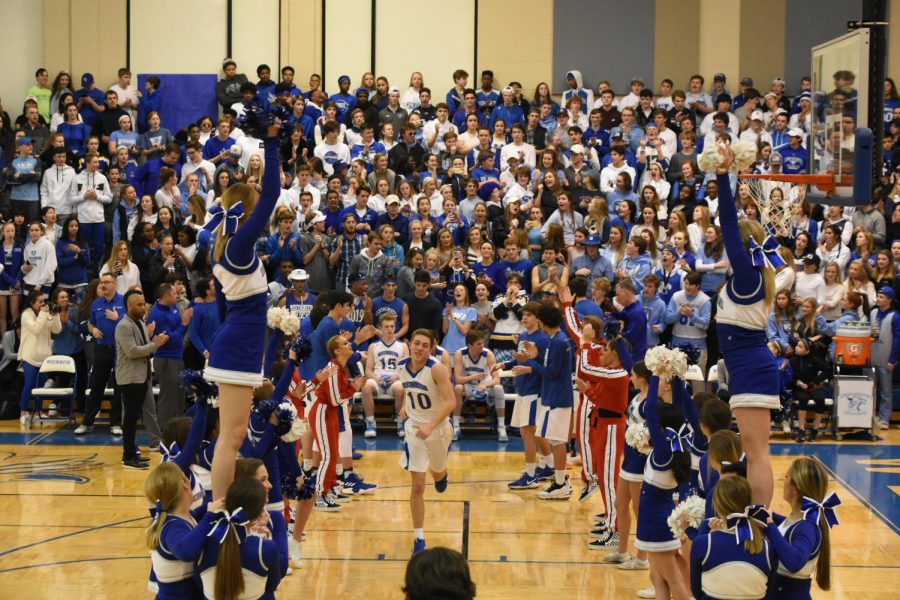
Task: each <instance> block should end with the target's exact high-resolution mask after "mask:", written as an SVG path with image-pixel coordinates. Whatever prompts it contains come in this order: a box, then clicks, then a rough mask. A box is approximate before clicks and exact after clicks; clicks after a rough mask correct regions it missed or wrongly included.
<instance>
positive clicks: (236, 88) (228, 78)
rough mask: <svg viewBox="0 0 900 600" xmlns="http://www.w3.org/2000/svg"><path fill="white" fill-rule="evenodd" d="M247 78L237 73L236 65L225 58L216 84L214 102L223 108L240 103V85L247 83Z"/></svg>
mask: <svg viewBox="0 0 900 600" xmlns="http://www.w3.org/2000/svg"><path fill="white" fill-rule="evenodd" d="M247 81H248V79H247V76H246V75H244V74H243V73H238V72H237V63H235V62H234V61H233V60H232V59H230V58H226V59H225V60H223V61H222V79H220V80H219V81H217V82H216V100H217V101H218V102H219V105H220V106H221V107H222V108H223V109H224V108H230V107H231V105H232V104H234V103H235V102H240V101H241V85H242V84H244V83H247Z"/></svg>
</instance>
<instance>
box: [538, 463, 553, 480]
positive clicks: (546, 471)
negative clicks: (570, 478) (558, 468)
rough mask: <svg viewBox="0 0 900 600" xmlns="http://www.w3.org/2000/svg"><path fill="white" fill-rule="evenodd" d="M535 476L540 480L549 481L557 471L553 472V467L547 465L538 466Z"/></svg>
mask: <svg viewBox="0 0 900 600" xmlns="http://www.w3.org/2000/svg"><path fill="white" fill-rule="evenodd" d="M534 476H535V477H537V479H538V481H547V480H549V479H553V477H554V476H555V473H554V472H553V467H551V466H550V465H545V466H543V467H538V468H537V469H536V470H535V472H534Z"/></svg>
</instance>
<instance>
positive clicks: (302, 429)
mask: <svg viewBox="0 0 900 600" xmlns="http://www.w3.org/2000/svg"><path fill="white" fill-rule="evenodd" d="M308 429H309V426H308V424H307V423H306V420H305V419H294V422H293V423H292V424H291V430H290V431H288V432H287V433H286V434H284V435H283V436H281V439H282V440H284V441H285V442H296V441H297V440H302V439H303V436H305V435H306V432H307V430H308Z"/></svg>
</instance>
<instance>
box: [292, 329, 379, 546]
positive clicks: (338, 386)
mask: <svg viewBox="0 0 900 600" xmlns="http://www.w3.org/2000/svg"><path fill="white" fill-rule="evenodd" d="M327 350H328V354H329V356H331V362H330V363H329V365H328V367H329V368H328V369H327V370H325V372H324V373H322V375H323V377H322V379H323V381H322V383H320V384H319V385H318V387H317V388H316V393H315V396H316V401H315V403H314V404H313V405H312V408H311V409H310V413H309V425H310V429H312V431H313V437H314V439H315V443H316V446H318V448H319V452H320V453H321V459H320V462H319V467H318V469H317V470H316V471H314V473H313V475H312V477H310V478H308V479H307V480H306V482H305V484H304V486H303V490H302V491H301V493H300V500H299V501H298V502H297V517H296V521H295V523H294V533H293V538H294V541H295V542H300V541H301V540H302V538H303V530H304V529H305V527H306V523H307V521H309V515H310V512H311V511H312V508H313V505H314V504H317V503H321V506H319V510H324V511H329V512H335V511H337V510H340V505H339V504H337V503H336V502H335V501H334V500H333V499H332V498H330V497H329V492H330V491H331V490H332V488H334V487H335V484H336V483H337V463H338V461H339V460H340V456H339V453H338V427H339V426H338V422H339V419H340V418H341V412H340V408H341V404H344V403H346V402H348V401H349V400H350V399H351V398H353V395H354V394H355V393H356V392H358V391H359V390H360V389H362V386H363V385H364V384H365V382H366V378H365V376H362V375H360V376H359V377H356V378H355V379H353V380H352V381H351V380H350V372H349V370H348V369H347V363H348V362H349V360H350V359H351V357H352V356H353V355H354V352H353V347H352V346H351V345H350V342H349V341H348V340H347V338H345V337H344V336H343V335H336V336H333V337H332V338H331V339H329V340H328V344H327ZM317 498H321V500H319V501H317V500H316V499H317ZM290 553H291V561H293V562H294V564H299V563H300V559H301V551H300V544H299V543H291V545H290Z"/></svg>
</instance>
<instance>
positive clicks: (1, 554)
mask: <svg viewBox="0 0 900 600" xmlns="http://www.w3.org/2000/svg"><path fill="white" fill-rule="evenodd" d="M146 519H147V517H138V518H136V519H126V520H124V521H117V522H115V523H107V524H106V525H98V526H96V527H89V528H87V529H82V530H81V531H73V532H72V533H64V534H63V535H58V536H55V537H52V538H48V539H46V540H41V541H39V542H32V543H30V544H25V545H24V546H17V547H15V548H10V549H9V550H5V551H3V552H0V556H6V555H7V554H12V553H14V552H18V551H19V550H26V549H28V548H33V547H35V546H41V545H43V544H49V543H50V542H55V541H57V540H61V539H64V538H67V537H72V536H75V535H81V534H82V533H90V532H91V531H97V530H98V529H108V528H110V527H115V526H116V525H124V524H125V523H134V522H135V521H144V520H146ZM0 572H2V571H0Z"/></svg>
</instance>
